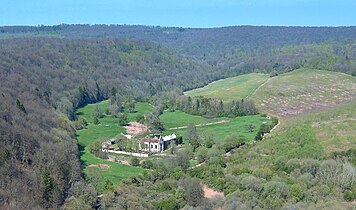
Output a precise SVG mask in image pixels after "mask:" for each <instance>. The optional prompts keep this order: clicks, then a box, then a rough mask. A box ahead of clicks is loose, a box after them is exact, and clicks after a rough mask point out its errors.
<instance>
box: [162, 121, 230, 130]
mask: <svg viewBox="0 0 356 210" xmlns="http://www.w3.org/2000/svg"><path fill="white" fill-rule="evenodd" d="M227 122H230V120H221V121H219V122H211V123H204V124H197V125H195V127H202V126H208V125H217V124H222V123H227ZM183 128H188V126H181V127H175V128H168V130H178V129H183Z"/></svg>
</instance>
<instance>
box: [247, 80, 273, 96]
mask: <svg viewBox="0 0 356 210" xmlns="http://www.w3.org/2000/svg"><path fill="white" fill-rule="evenodd" d="M272 78H273V77H272ZM272 78H268V79H267V80H266V81H265V82H264V83H262V84H261V85H260V86H259V87H258V88H256V90H255V91H253V92H252V93H251V94H250V95H248V96H246V98H249V97H250V96H252V95H253V94H255V93H256V92H257V91H258V90H259V89H260V88H261V87H262V86H264V85H265V84H266V83H267V82H269V81H270V80H271V79H272Z"/></svg>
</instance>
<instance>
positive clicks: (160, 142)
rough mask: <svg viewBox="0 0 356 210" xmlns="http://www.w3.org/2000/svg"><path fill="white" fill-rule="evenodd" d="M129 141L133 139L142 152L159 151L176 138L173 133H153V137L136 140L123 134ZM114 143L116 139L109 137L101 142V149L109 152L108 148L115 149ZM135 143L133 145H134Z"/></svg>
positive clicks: (169, 145) (167, 146)
mask: <svg viewBox="0 0 356 210" xmlns="http://www.w3.org/2000/svg"><path fill="white" fill-rule="evenodd" d="M124 136H125V137H126V138H127V139H128V140H129V141H133V142H134V143H135V144H138V145H137V146H138V150H139V151H140V152H144V153H159V152H163V151H165V150H167V149H169V148H170V147H171V146H172V145H173V144H175V141H176V139H177V136H176V135H175V134H171V135H168V136H162V135H155V136H153V137H145V138H139V139H138V141H134V139H133V138H132V136H130V137H128V136H126V135H124ZM115 143H116V139H110V140H107V141H105V142H103V143H102V150H103V151H105V152H110V150H115V147H113V145H114V144H115ZM135 146H136V145H134V147H135ZM118 149H119V150H120V148H118Z"/></svg>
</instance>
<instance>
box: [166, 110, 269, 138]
mask: <svg viewBox="0 0 356 210" xmlns="http://www.w3.org/2000/svg"><path fill="white" fill-rule="evenodd" d="M173 113H175V112H173ZM165 114H167V113H165ZM179 115H181V116H179ZM162 116H164V115H162ZM170 116H176V118H177V119H181V118H182V119H184V120H181V121H178V123H174V122H173V121H174V119H176V118H171V117H163V118H162V120H163V123H164V124H165V125H166V124H168V125H173V126H184V125H189V124H191V123H189V122H191V121H195V122H204V120H206V119H205V118H203V119H198V118H202V117H199V116H194V115H189V114H186V113H183V112H176V113H175V114H173V115H170ZM189 118H192V120H191V121H190V120H189ZM224 119H226V120H229V122H226V123H222V124H216V125H208V126H202V127H197V131H198V132H199V133H203V134H207V135H212V136H213V138H214V139H215V141H216V142H219V141H223V140H224V138H225V137H226V136H228V135H231V134H236V135H237V136H243V137H245V138H246V140H247V141H248V142H250V141H253V140H254V138H255V136H256V133H257V131H258V129H259V127H260V125H261V124H262V122H267V123H270V120H269V119H266V118H265V117H261V116H260V115H252V116H243V117H236V118H215V119H211V120H214V121H221V120H224ZM199 120H201V121H199ZM214 121H213V122H214ZM184 122H187V123H188V124H184ZM250 124H251V125H253V126H254V127H255V129H253V131H252V132H251V131H250V130H249V128H248V125H250ZM186 131H187V129H186V128H182V129H178V130H166V131H164V135H168V134H172V133H175V134H177V135H181V136H183V137H185V136H186Z"/></svg>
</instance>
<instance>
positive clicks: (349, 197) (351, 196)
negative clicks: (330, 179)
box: [344, 191, 356, 202]
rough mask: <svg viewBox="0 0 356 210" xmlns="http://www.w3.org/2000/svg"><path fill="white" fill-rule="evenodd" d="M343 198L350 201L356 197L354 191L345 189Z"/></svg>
mask: <svg viewBox="0 0 356 210" xmlns="http://www.w3.org/2000/svg"><path fill="white" fill-rule="evenodd" d="M344 199H345V200H346V201H348V202H351V201H353V200H355V199H356V191H354V192H352V191H346V192H345V193H344Z"/></svg>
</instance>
